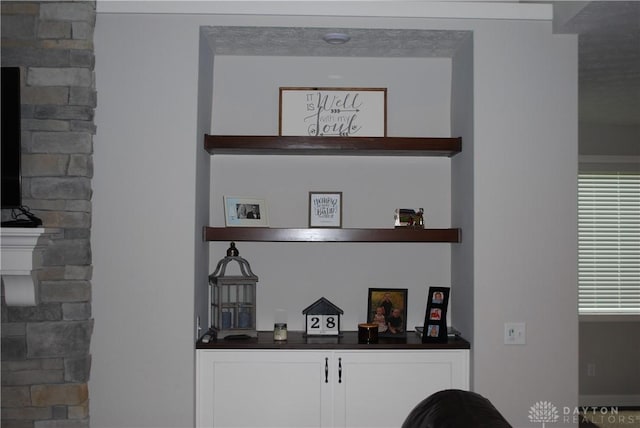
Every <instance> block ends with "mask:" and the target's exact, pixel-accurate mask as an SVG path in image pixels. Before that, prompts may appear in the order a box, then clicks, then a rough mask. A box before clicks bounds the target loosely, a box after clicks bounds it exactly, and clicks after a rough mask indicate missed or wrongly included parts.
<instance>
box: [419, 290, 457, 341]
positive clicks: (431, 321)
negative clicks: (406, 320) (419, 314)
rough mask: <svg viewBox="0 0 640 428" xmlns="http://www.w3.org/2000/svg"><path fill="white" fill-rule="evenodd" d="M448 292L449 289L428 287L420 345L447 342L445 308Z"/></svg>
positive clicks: (447, 305)
mask: <svg viewBox="0 0 640 428" xmlns="http://www.w3.org/2000/svg"><path fill="white" fill-rule="evenodd" d="M450 292H451V288H449V287H429V291H428V293H427V310H426V312H425V315H424V326H423V330H422V343H446V342H447V308H448V307H449V293H450Z"/></svg>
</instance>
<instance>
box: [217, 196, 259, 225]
mask: <svg viewBox="0 0 640 428" xmlns="http://www.w3.org/2000/svg"><path fill="white" fill-rule="evenodd" d="M224 220H225V224H226V226H227V227H268V226H269V220H268V216H267V203H266V202H265V200H264V199H255V198H237V197H233V196H225V197H224Z"/></svg>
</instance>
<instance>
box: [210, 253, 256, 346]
mask: <svg viewBox="0 0 640 428" xmlns="http://www.w3.org/2000/svg"><path fill="white" fill-rule="evenodd" d="M232 261H234V262H237V263H238V265H239V267H240V274H239V275H225V273H226V269H227V265H228V264H229V263H230V262H232ZM257 282H258V277H257V276H256V275H254V274H253V272H251V266H250V265H249V262H248V261H246V260H245V259H243V258H242V257H240V256H239V252H238V250H237V248H236V245H235V243H233V242H232V243H231V245H230V247H229V249H228V250H227V256H226V257H225V258H223V259H222V260H220V261H219V262H218V265H217V266H216V270H215V271H214V272H213V273H212V274H211V275H209V294H210V301H211V306H210V310H209V324H210V325H211V327H212V328H213V329H214V330H215V331H216V334H217V338H218V339H223V338H225V337H227V336H231V335H234V336H235V335H246V336H249V337H258V331H257V329H256V283H257Z"/></svg>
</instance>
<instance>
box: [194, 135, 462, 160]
mask: <svg viewBox="0 0 640 428" xmlns="http://www.w3.org/2000/svg"><path fill="white" fill-rule="evenodd" d="M204 147H205V149H206V150H207V151H208V152H209V153H210V154H212V155H215V154H234V155H243V154H244V155H250V154H257V155H265V154H267V155H342V156H442V157H451V156H454V155H456V154H457V153H459V152H460V151H461V150H462V138H461V137H452V138H448V137H443V138H437V137H435V138H430V137H424V138H423V137H419V138H412V137H291V136H286V137H282V136H262V135H205V137H204Z"/></svg>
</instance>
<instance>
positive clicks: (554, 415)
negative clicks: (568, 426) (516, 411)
mask: <svg viewBox="0 0 640 428" xmlns="http://www.w3.org/2000/svg"><path fill="white" fill-rule="evenodd" d="M559 418H560V415H559V414H558V409H557V408H556V406H554V405H553V404H551V402H549V401H538V402H537V403H536V404H534V405H533V406H531V408H530V409H529V420H530V421H531V422H542V428H545V424H546V423H547V422H556V421H557V420H558V419H559Z"/></svg>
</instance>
